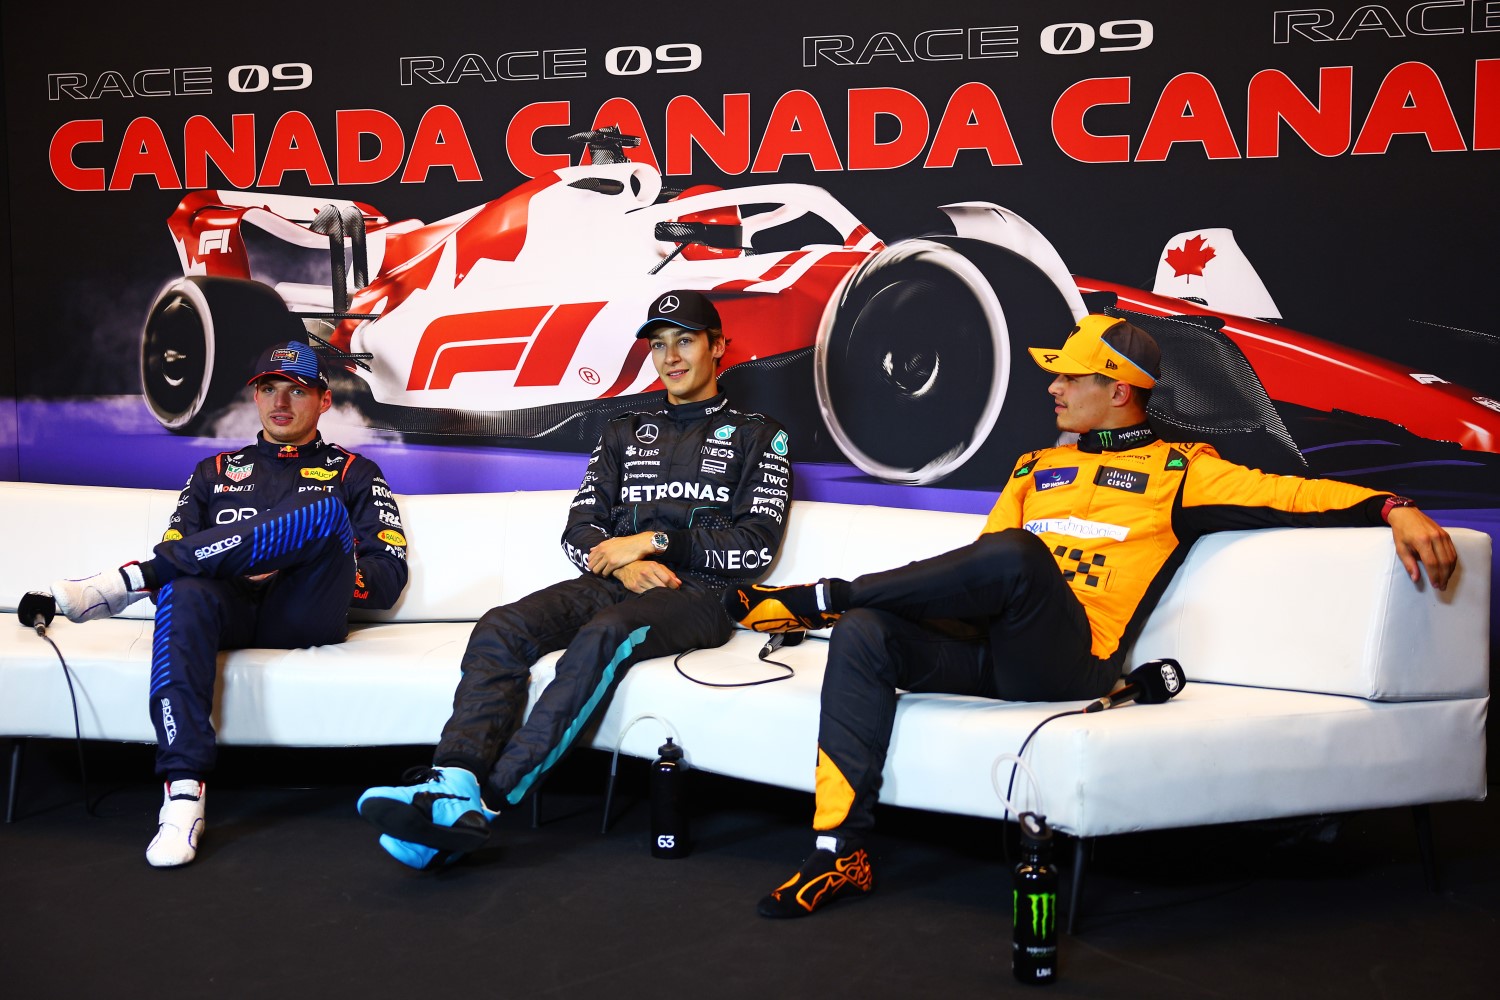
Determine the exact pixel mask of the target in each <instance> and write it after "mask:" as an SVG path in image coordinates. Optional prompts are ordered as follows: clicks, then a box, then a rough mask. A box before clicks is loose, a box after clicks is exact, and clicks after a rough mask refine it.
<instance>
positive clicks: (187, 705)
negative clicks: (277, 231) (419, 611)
mask: <svg viewBox="0 0 1500 1000" xmlns="http://www.w3.org/2000/svg"><path fill="white" fill-rule="evenodd" d="M248 384H249V385H251V386H252V394H253V396H254V398H255V404H256V408H257V410H258V412H259V416H260V421H261V427H262V430H261V432H260V433H259V434H258V435H257V436H256V441H255V443H254V444H252V445H250V446H249V447H247V448H242V449H240V450H238V451H232V452H220V453H219V454H217V455H213V456H210V457H209V458H205V459H204V460H203V461H201V462H199V463H198V465H197V467H195V468H194V469H193V472H192V475H190V476H189V477H188V480H187V484H186V485H185V486H184V487H183V490H182V495H181V496H180V497H179V498H178V501H177V507H176V509H175V510H174V511H173V513H172V517H171V520H170V522H169V524H168V527H167V531H166V533H165V534H164V535H163V536H162V541H161V543H160V544H159V545H157V546H156V549H155V555H154V558H152V559H149V560H147V561H145V562H138V563H137V562H132V563H128V564H126V565H125V566H122V567H120V568H119V569H110V570H106V571H104V572H102V573H98V574H95V575H94V576H92V577H88V578H85V579H81V580H59V581H57V582H56V583H54V584H53V585H52V595H53V597H54V599H55V600H56V601H57V605H58V608H59V610H61V611H62V612H63V613H64V614H65V615H67V617H68V618H69V619H70V620H72V621H75V622H78V621H89V620H92V619H95V618H105V617H108V616H110V615H114V614H118V613H119V612H121V611H123V610H124V609H125V608H126V607H128V606H129V605H130V604H132V603H134V602H135V601H137V600H139V599H141V598H143V597H146V596H148V595H152V594H154V596H155V600H156V623H155V632H154V638H153V640H152V654H151V682H150V696H149V704H150V711H151V720H152V722H153V724H154V725H155V727H156V740H157V754H156V770H157V773H158V774H160V775H161V777H162V779H163V782H164V785H165V787H164V791H163V804H162V808H161V813H160V816H159V827H158V830H157V834H156V836H155V838H153V840H152V841H151V845H150V846H149V847H148V848H147V850H146V860H147V861H149V862H150V863H151V864H152V865H153V866H155V867H159V868H166V867H176V866H178V865H184V864H187V863H188V862H190V861H192V860H193V858H194V857H195V856H196V854H197V849H198V845H199V843H200V842H201V840H202V837H203V829H204V805H205V797H206V786H205V783H204V779H205V778H206V777H207V775H208V773H209V772H210V771H212V770H213V767H214V762H215V757H216V750H217V747H216V743H215V738H214V728H213V722H212V719H211V718H210V714H211V712H212V710H213V695H214V683H215V680H216V676H217V656H218V652H219V650H221V649H239V648H245V647H258V648H271V649H295V648H300V647H304V646H319V645H326V644H331V643H339V642H343V641H344V638H345V636H346V634H347V631H348V614H349V608H350V607H360V608H371V609H381V608H388V607H390V606H391V605H392V604H394V603H395V602H396V598H397V597H399V596H400V594H401V591H402V589H403V588H404V587H405V586H406V578H407V567H406V538H405V536H404V535H403V533H402V532H403V529H402V525H401V512H400V511H399V510H398V509H397V507H396V500H395V497H394V496H393V495H392V493H391V490H390V487H389V485H388V484H387V483H386V481H385V478H384V477H383V476H382V475H381V472H380V468H379V467H378V466H376V464H375V463H374V462H372V461H370V460H369V459H367V458H364V457H363V456H360V455H357V454H355V453H354V452H351V451H346V450H344V449H343V448H340V447H338V446H336V445H331V444H327V443H325V442H324V441H323V438H322V436H321V435H320V434H319V433H318V420H319V418H320V417H321V416H322V414H323V413H325V412H327V410H328V408H329V407H330V406H331V405H332V401H333V395H332V393H331V392H330V391H329V389H328V381H327V378H326V376H325V375H324V373H323V370H322V366H321V364H320V363H319V360H318V356H317V355H316V354H315V353H314V352H313V350H312V348H310V347H308V346H307V345H306V344H302V343H298V342H296V341H293V342H291V343H287V344H278V345H275V346H273V347H271V348H268V349H267V350H266V351H265V353H264V354H263V355H262V356H261V358H260V360H259V364H258V365H257V366H256V368H255V371H254V374H253V375H252V376H251V378H250V380H249V383H248Z"/></svg>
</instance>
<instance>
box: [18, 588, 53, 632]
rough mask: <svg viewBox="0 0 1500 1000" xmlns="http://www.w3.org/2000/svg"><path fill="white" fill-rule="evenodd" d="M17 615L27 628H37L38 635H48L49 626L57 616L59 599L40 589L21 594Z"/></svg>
mask: <svg viewBox="0 0 1500 1000" xmlns="http://www.w3.org/2000/svg"><path fill="white" fill-rule="evenodd" d="M16 617H17V618H19V619H20V620H21V624H22V625H25V626H26V627H27V628H34V629H36V634H37V635H46V634H47V626H48V625H51V624H52V619H53V618H55V617H57V601H56V600H54V599H53V597H52V595H51V594H46V593H43V592H41V591H39V590H32V591H28V592H27V593H25V594H22V595H21V604H20V606H19V607H17V608H16Z"/></svg>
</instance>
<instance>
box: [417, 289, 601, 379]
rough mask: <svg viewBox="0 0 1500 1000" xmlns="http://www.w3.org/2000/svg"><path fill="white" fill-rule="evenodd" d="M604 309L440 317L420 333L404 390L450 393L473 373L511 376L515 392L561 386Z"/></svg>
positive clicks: (589, 306)
mask: <svg viewBox="0 0 1500 1000" xmlns="http://www.w3.org/2000/svg"><path fill="white" fill-rule="evenodd" d="M603 308H604V303H603V302H579V303H574V304H570V305H561V306H558V307H557V308H556V309H552V308H549V307H547V306H523V307H521V308H517V309H494V310H489V311H486V312H476V313H461V314H459V315H456V316H439V317H438V318H437V319H434V320H433V321H432V322H431V323H429V324H428V325H427V328H426V329H425V330H423V331H422V341H421V343H419V344H418V345H417V352H416V354H415V356H414V357H413V358H412V362H411V376H410V377H409V378H408V379H407V380H406V388H407V391H410V392H414V391H417V390H420V389H451V388H452V387H453V379H454V377H455V376H458V375H465V374H469V373H471V372H505V371H514V372H516V382H515V384H516V386H517V387H525V386H556V385H561V384H562V379H563V375H564V374H565V373H566V372H567V370H568V366H569V364H570V363H571V362H572V360H573V352H574V351H576V350H577V349H578V342H579V341H580V340H582V339H583V331H584V330H586V329H587V328H588V325H589V323H591V322H593V319H594V317H595V316H597V315H598V314H599V310H601V309H603ZM621 360H622V361H623V360H624V359H623V358H622V359H621ZM518 369H519V370H518ZM620 388H623V386H622V387H620ZM614 391H616V392H617V391H619V390H618V389H616V390H614ZM612 394H613V393H606V395H612Z"/></svg>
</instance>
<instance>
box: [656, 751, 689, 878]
mask: <svg viewBox="0 0 1500 1000" xmlns="http://www.w3.org/2000/svg"><path fill="white" fill-rule="evenodd" d="M656 754H657V756H656V760H655V762H653V763H652V765H651V856H652V857H653V858H685V857H687V855H688V818H687V795H686V792H685V789H684V788H683V783H684V782H685V781H687V773H686V770H685V768H684V767H683V764H682V747H680V746H678V745H677V744H675V743H673V742H672V737H670V736H668V737H667V742H666V743H665V744H663V745H662V746H661V747H660V748H659V749H658V750H657V751H656Z"/></svg>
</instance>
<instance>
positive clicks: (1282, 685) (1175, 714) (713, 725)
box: [0, 483, 1491, 838]
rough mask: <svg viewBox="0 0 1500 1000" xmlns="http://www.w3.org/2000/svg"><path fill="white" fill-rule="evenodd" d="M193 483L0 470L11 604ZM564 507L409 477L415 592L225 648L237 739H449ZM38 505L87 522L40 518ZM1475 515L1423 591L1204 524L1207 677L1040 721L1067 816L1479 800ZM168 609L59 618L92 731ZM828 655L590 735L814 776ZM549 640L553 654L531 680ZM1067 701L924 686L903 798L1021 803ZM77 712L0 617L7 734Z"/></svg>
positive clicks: (1224, 816) (554, 557)
mask: <svg viewBox="0 0 1500 1000" xmlns="http://www.w3.org/2000/svg"><path fill="white" fill-rule="evenodd" d="M175 497H176V494H175V493H172V492H169V491H153V490H131V489H113V488H98V487H83V486H51V485H40V484H25V483H3V484H0V512H3V523H5V524H8V525H11V526H12V530H13V531H16V532H17V533H18V537H13V538H11V539H10V544H8V545H7V547H6V557H5V559H4V560H3V562H0V602H3V604H4V607H5V608H6V609H14V608H15V606H16V602H17V600H18V599H19V597H20V595H21V594H22V593H23V592H24V591H25V590H27V589H35V588H44V587H45V585H46V584H47V583H48V582H49V581H50V580H52V579H54V578H56V577H59V576H69V575H74V576H76V575H83V574H86V573H89V572H93V571H95V570H98V569H100V568H103V567H107V566H114V565H117V564H119V563H122V562H125V561H127V560H129V559H132V558H142V557H144V556H146V555H147V554H148V553H149V551H150V548H151V546H152V545H153V544H154V543H155V541H156V540H157V539H158V538H159V536H160V532H161V531H162V526H163V525H164V524H165V523H166V521H167V515H168V513H169V511H170V510H171V509H172V505H173V503H174V501H175ZM570 499H571V493H570V492H560V491H559V492H539V493H508V494H462V495H460V494H454V495H425V496H418V495H413V496H402V497H400V498H399V501H400V504H401V509H402V514H403V517H404V520H405V523H406V528H407V532H406V533H407V535H408V537H409V538H410V541H411V553H412V559H411V561H412V566H411V569H412V574H411V584H410V585H409V587H408V588H407V590H406V592H405V594H404V595H403V596H402V599H401V601H400V602H399V603H398V604H397V605H396V607H394V608H393V609H391V610H390V611H387V612H381V613H379V614H375V615H371V616H369V618H368V620H366V621H363V622H361V623H359V624H357V625H356V626H355V627H354V629H353V631H352V633H351V635H350V637H349V639H348V641H347V642H345V643H343V644H342V645H338V646H327V647H321V648H313V649H299V650H257V649H249V650H239V651H235V652H231V653H226V654H223V656H222V661H223V662H222V672H221V678H222V680H221V685H220V692H219V698H218V704H217V706H216V711H215V718H216V721H217V728H218V733H219V738H220V740H221V741H222V742H223V743H225V744H246V745H277V746H372V745H394V744H416V743H434V742H436V739H437V735H438V732H439V730H440V729H441V727H442V724H443V722H444V720H446V718H447V716H448V712H449V708H450V705H451V699H452V693H453V689H454V686H455V684H456V682H457V680H458V661H459V657H460V654H461V653H462V651H463V648H464V642H465V640H466V638H467V636H468V633H469V628H470V623H471V622H472V621H473V620H474V619H475V618H477V617H478V616H479V615H480V614H481V613H482V612H483V611H485V610H486V609H487V608H489V607H491V606H493V605H495V604H498V603H502V602H505V601H510V600H514V599H515V598H518V597H520V596H522V595H524V594H526V593H529V592H530V591H532V590H535V589H536V588H538V587H540V586H542V585H544V584H547V583H549V582H552V581H554V580H558V579H562V578H565V577H567V576H569V575H571V574H572V573H573V572H574V570H573V568H572V566H571V565H570V564H569V563H568V562H567V560H566V559H565V558H564V557H563V555H562V552H561V549H560V547H559V545H558V542H557V539H558V536H559V534H560V532H561V528H562V524H563V519H564V515H565V513H566V510H567V504H568V501H569V500H570ZM982 521H983V519H982V518H981V517H979V516H977V515H965V514H947V513H936V512H930V511H915V510H898V509H890V508H880V507H862V506H847V505H841V504H828V503H813V502H807V501H798V502H797V503H795V504H794V505H793V507H792V514H791V521H790V527H789V530H788V533H787V538H786V542H785V545H784V546H783V548H782V551H781V553H780V555H779V557H778V559H777V561H776V563H775V566H774V570H773V572H772V573H771V574H770V576H769V578H768V582H772V583H791V582H800V581H805V580H811V579H816V578H818V577H819V576H823V575H840V576H853V575H856V574H858V573H860V572H864V571H867V570H873V569H881V568H886V567H888V566H891V565H896V564H900V563H903V562H906V561H909V560H911V559H915V558H920V557H922V556H926V555H930V554H933V553H937V552H940V551H943V550H945V549H948V548H952V547H954V546H956V545H960V544H963V543H965V542H967V541H969V540H971V539H972V538H973V537H974V536H975V534H976V533H977V532H978V530H979V528H980V525H981V524H982ZM40 524H48V525H59V526H64V525H65V526H66V527H65V528H64V527H59V528H57V529H54V530H50V531H45V532H43V531H35V532H29V533H24V534H22V533H20V529H19V526H23V525H40ZM1453 534H1454V539H1455V541H1456V543H1457V545H1458V550H1459V553H1460V560H1461V562H1460V567H1459V570H1458V573H1457V575H1456V577H1455V578H1454V580H1453V581H1452V583H1451V584H1450V586H1449V588H1448V589H1447V590H1446V591H1444V592H1438V591H1435V590H1434V589H1432V588H1431V587H1430V586H1428V585H1427V584H1426V582H1425V581H1424V582H1423V583H1422V584H1421V585H1414V584H1412V582H1411V581H1410V580H1409V579H1408V578H1407V577H1406V575H1405V573H1404V571H1403V569H1402V567H1401V565H1400V563H1399V562H1398V561H1397V560H1396V558H1395V555H1394V551H1393V546H1392V545H1391V542H1390V535H1389V532H1388V531H1386V530H1384V529H1375V528H1366V529H1317V530H1314V529H1303V530H1290V529H1282V530H1274V531H1260V532H1231V533H1225V534H1221V535H1217V536H1213V537H1210V538H1207V539H1205V540H1203V541H1201V542H1199V543H1198V545H1197V546H1196V547H1195V548H1194V550H1193V551H1192V552H1191V554H1190V555H1189V556H1188V558H1187V560H1186V563H1185V565H1184V566H1183V568H1182V569H1181V571H1180V572H1179V573H1178V576H1177V578H1176V580H1175V582H1174V583H1173V585H1172V586H1171V588H1170V589H1169V591H1168V592H1167V594H1166V595H1165V597H1164V598H1163V600H1162V602H1161V604H1160V605H1159V606H1158V608H1157V609H1156V611H1155V612H1154V613H1153V614H1152V616H1151V618H1150V621H1149V623H1148V624H1147V626H1146V628H1145V630H1144V632H1143V633H1142V635H1141V637H1140V639H1139V641H1138V642H1137V644H1136V648H1135V656H1134V657H1133V662H1141V661H1143V660H1145V659H1149V658H1153V657H1161V656H1170V657H1174V658H1176V659H1177V660H1179V661H1180V662H1181V664H1182V666H1183V669H1184V670H1185V672H1186V674H1187V677H1188V680H1189V683H1188V685H1187V687H1186V688H1185V690H1184V691H1183V692H1182V693H1181V694H1180V695H1179V696H1178V697H1177V698H1175V699H1174V700H1172V701H1170V702H1168V703H1167V704H1164V705H1159V706H1144V705H1131V706H1126V707H1123V708H1119V709H1115V710H1111V711H1107V712H1100V713H1096V714H1090V715H1087V716H1073V717H1068V718H1063V719H1059V720H1056V721H1054V722H1052V723H1050V724H1048V725H1047V726H1046V727H1044V728H1043V729H1042V730H1041V732H1040V733H1039V734H1038V735H1037V736H1036V738H1035V739H1033V740H1032V742H1031V744H1030V746H1029V748H1028V749H1027V753H1026V758H1027V760H1028V762H1029V763H1030V765H1031V767H1032V768H1033V770H1034V771H1035V773H1036V776H1037V778H1038V779H1039V783H1040V795H1041V801H1040V805H1041V807H1042V809H1043V810H1044V811H1045V812H1046V814H1047V816H1048V818H1049V821H1050V822H1051V823H1052V824H1053V825H1054V826H1055V827H1056V828H1057V829H1059V830H1061V831H1063V832H1065V833H1068V834H1073V835H1075V836H1077V837H1079V838H1090V837H1095V836H1102V835H1108V834H1116V833H1123V832H1129V831H1140V830H1151V829H1160V828H1168V827H1178V826H1188V825H1198V824H1209V823H1223V822H1230V821H1238V820H1251V819H1265V818H1271V817H1280V816H1299V815H1307V814H1314V813H1326V812H1337V811H1345V810H1356V809H1369V808H1377V807H1388V806H1413V805H1421V804H1424V803H1432V802H1442V801H1449V800H1458V799H1482V798H1483V797H1484V795H1485V773H1484V767H1485V746H1484V742H1485V713H1486V709H1487V706H1488V700H1489V698H1488V694H1489V692H1488V663H1489V654H1488V635H1489V624H1488V619H1489V607H1490V596H1489V590H1490V579H1491V577H1490V541H1489V538H1488V536H1486V535H1484V534H1482V533H1479V532H1475V531H1470V530H1467V529H1459V530H1455V531H1454V532H1453ZM152 612H153V607H152V605H151V604H150V603H149V602H145V601H143V602H140V603H138V604H136V605H135V606H133V607H132V608H131V609H129V611H128V612H127V613H126V615H125V616H122V617H120V618H116V619H111V620H108V621H101V622H91V623H88V624H85V625H74V624H71V623H69V622H67V621H65V620H63V619H62V618H60V617H59V618H58V619H57V621H56V622H55V623H54V625H53V626H52V628H51V631H50V635H51V636H52V637H53V638H54V640H55V641H56V642H57V644H58V645H59V647H61V649H62V651H63V653H64V655H65V656H66V657H67V660H68V664H69V666H70V667H71V668H72V671H73V674H74V678H75V684H76V687H77V691H78V701H79V712H80V719H81V724H82V731H83V735H84V737H85V738H89V739H104V740H120V741H147V742H149V741H151V740H152V739H153V735H152V730H151V725H150V722H149V719H148V717H147V714H146V706H145V699H146V684H147V676H148V674H149V672H150V671H149V661H150V653H151V621H150V620H149V619H150V617H151V614H152ZM11 620H12V621H14V619H11ZM763 642H764V639H763V637H760V636H756V635H753V634H751V633H748V632H743V631H739V632H737V633H736V634H735V636H734V638H733V639H732V640H731V641H730V642H729V643H728V644H727V645H726V646H724V647H722V648H720V649H716V650H704V651H699V652H695V653H692V654H691V655H689V656H687V657H686V658H685V659H684V661H683V667H684V669H685V670H686V671H687V672H688V673H690V674H692V675H694V676H697V677H701V678H703V679H706V680H714V681H733V680H750V679H756V678H760V677H765V676H770V675H771V674H772V673H774V672H775V671H774V670H773V669H772V668H769V667H768V666H767V665H766V664H764V663H762V662H760V661H759V660H758V658H757V655H756V654H757V652H758V651H759V649H760V647H761V646H762V644H763ZM826 650H827V643H826V641H823V640H821V639H818V638H816V637H814V638H812V639H810V640H809V641H808V642H805V643H803V644H802V645H800V646H797V647H793V648H786V649H783V650H781V651H780V653H779V655H778V658H779V659H782V660H784V661H785V662H787V663H789V664H791V665H792V666H793V667H794V668H795V670H796V674H795V676H794V677H792V678H791V679H790V680H787V681H785V682H781V683H773V684H767V685H762V686H758V687H749V688H739V689H732V688H731V689H725V688H710V687H704V686H700V685H697V684H694V683H693V682H692V681H690V680H687V679H685V678H683V677H682V676H680V675H679V674H678V673H677V672H676V671H675V670H674V669H673V667H672V663H671V661H670V660H656V661H649V662H646V663H642V664H639V665H637V666H636V667H635V668H634V669H632V670H631V671H630V673H629V674H628V675H627V676H626V677H625V679H624V681H623V682H622V683H621V685H620V687H619V690H618V691H617V693H616V695H615V697H614V699H613V702H612V704H611V705H610V706H609V708H608V711H607V712H606V713H605V714H604V715H603V717H602V719H601V720H600V722H599V723H598V725H597V729H596V731H595V732H594V734H593V736H592V744H593V746H595V747H599V748H604V749H612V748H614V747H615V746H616V744H617V743H619V742H620V738H621V733H622V731H623V730H625V729H626V728H627V726H629V724H630V723H631V721H632V720H635V719H637V717H639V716H642V715H649V716H653V717H654V719H648V720H645V721H641V722H640V723H639V724H637V725H635V726H633V727H631V728H630V729H629V732H628V733H626V735H625V738H624V741H623V748H622V749H623V752H624V753H627V754H631V755H635V756H638V757H650V756H654V754H655V749H656V747H657V746H659V745H660V743H661V742H662V737H663V735H664V734H665V732H666V731H667V730H666V727H668V726H669V727H670V730H671V731H672V732H674V733H675V734H676V736H677V737H678V739H679V741H680V742H681V744H682V745H683V747H684V748H685V750H686V753H687V757H688V760H689V762H690V763H691V764H692V765H693V766H695V767H697V768H701V769H705V770H708V771H713V772H717V773H721V774H726V775H731V776H734V777H739V778H745V779H748V780H752V781H759V782H767V783H770V784H773V785H779V786H784V787H788V788H797V789H805V790H808V791H811V789H812V779H813V762H814V759H815V740H816V730H817V716H818V690H819V684H820V681H821V678H822V667H823V661H824V657H825V654H826ZM554 659H555V657H552V658H548V659H547V660H544V661H543V662H542V663H541V664H539V665H538V666H537V668H536V670H535V671H534V672H533V691H534V692H535V691H538V690H540V689H541V686H542V685H544V684H545V683H546V682H547V681H548V680H549V679H550V677H551V665H552V662H553V660H554ZM1062 707H1066V706H1059V705H1055V704H1028V703H1014V702H999V701H991V700H986V699H982V698H974V697H961V696H953V695H907V696H905V697H903V698H902V699H901V702H900V708H899V710H898V713H897V718H896V728H895V733H894V739H893V742H892V747H891V754H890V759H889V761H888V763H887V765H886V771H885V786H884V789H883V792H882V801H884V802H887V803H895V804H899V805H903V806H910V807H915V808H919V809H928V810H936V811H942V812H953V813H962V814H971V815H976V816H993V817H999V816H1000V815H1001V810H1002V805H1001V802H1000V800H999V798H998V797H997V795H996V793H995V790H994V787H993V783H992V775H993V772H994V770H995V769H994V762H995V760H996V758H997V756H999V755H1001V754H1005V753H1011V752H1014V751H1016V750H1017V749H1018V747H1019V746H1020V744H1021V742H1022V740H1023V739H1024V738H1025V737H1026V735H1027V734H1028V733H1029V732H1030V731H1031V730H1032V728H1033V727H1034V726H1036V724H1037V723H1038V722H1040V721H1041V720H1042V719H1043V718H1045V717H1046V716H1048V715H1051V714H1053V713H1055V712H1057V711H1059V710H1060V708H1062ZM1074 707H1077V706H1074ZM73 731H74V724H73V715H72V709H71V706H70V702H69V697H68V688H67V684H66V682H65V680H64V677H63V675H62V672H61V669H60V667H59V665H58V661H57V658H56V656H55V654H54V653H53V651H52V650H51V649H50V648H49V647H48V646H47V644H46V643H44V642H43V641H42V640H41V639H39V638H38V637H37V636H36V635H35V634H34V633H33V632H32V631H31V630H30V629H26V628H23V627H21V626H20V625H19V624H13V625H11V626H9V627H0V737H20V738H25V737H64V738H71V737H72V736H73ZM1008 775H1009V770H1008V768H1007V769H1004V770H1003V771H1002V776H1003V777H1008ZM1018 784H1020V785H1024V782H1018ZM1032 801H1033V802H1034V800H1032ZM808 810H809V817H810V816H811V810H812V803H811V799H809V802H808Z"/></svg>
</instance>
